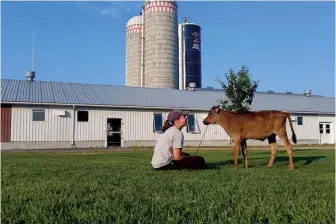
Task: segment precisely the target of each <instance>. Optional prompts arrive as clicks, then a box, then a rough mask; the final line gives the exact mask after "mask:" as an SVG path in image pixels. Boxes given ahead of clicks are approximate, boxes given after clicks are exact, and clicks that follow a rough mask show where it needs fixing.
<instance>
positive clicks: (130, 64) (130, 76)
mask: <svg viewBox="0 0 336 224" xmlns="http://www.w3.org/2000/svg"><path fill="white" fill-rule="evenodd" d="M142 28H143V17H142V16H141V15H140V16H134V17H132V18H131V19H130V20H129V21H128V22H127V25H126V80H125V81H126V86H136V87H141V86H142V83H141V76H140V74H141V64H142V58H143V57H142V54H143V48H142V46H143V44H142V34H143V32H142V30H143V29H142Z"/></svg>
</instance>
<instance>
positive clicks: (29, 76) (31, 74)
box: [26, 71, 35, 81]
mask: <svg viewBox="0 0 336 224" xmlns="http://www.w3.org/2000/svg"><path fill="white" fill-rule="evenodd" d="M26 78H27V80H28V81H34V78H35V72H34V71H28V72H26Z"/></svg>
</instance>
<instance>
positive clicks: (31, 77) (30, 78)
mask: <svg viewBox="0 0 336 224" xmlns="http://www.w3.org/2000/svg"><path fill="white" fill-rule="evenodd" d="M34 53H35V28H34V29H33V49H32V70H31V71H28V72H26V78H27V80H28V81H34V78H35V72H34Z"/></svg>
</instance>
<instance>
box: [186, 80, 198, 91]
mask: <svg viewBox="0 0 336 224" xmlns="http://www.w3.org/2000/svg"><path fill="white" fill-rule="evenodd" d="M195 88H196V83H195V82H191V83H189V87H188V88H187V89H188V90H191V91H195V90H196V89H195Z"/></svg>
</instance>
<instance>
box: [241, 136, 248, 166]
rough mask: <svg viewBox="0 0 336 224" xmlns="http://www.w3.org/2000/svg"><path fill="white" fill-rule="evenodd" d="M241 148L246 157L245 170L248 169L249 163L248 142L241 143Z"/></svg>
mask: <svg viewBox="0 0 336 224" xmlns="http://www.w3.org/2000/svg"><path fill="white" fill-rule="evenodd" d="M240 147H241V152H242V154H243V156H244V168H248V162H247V145H246V140H243V141H242V142H241V143H240Z"/></svg>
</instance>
